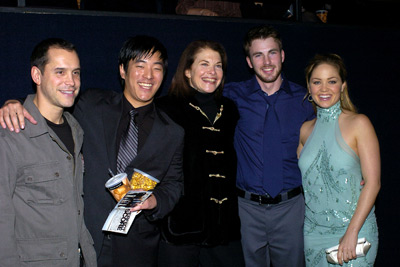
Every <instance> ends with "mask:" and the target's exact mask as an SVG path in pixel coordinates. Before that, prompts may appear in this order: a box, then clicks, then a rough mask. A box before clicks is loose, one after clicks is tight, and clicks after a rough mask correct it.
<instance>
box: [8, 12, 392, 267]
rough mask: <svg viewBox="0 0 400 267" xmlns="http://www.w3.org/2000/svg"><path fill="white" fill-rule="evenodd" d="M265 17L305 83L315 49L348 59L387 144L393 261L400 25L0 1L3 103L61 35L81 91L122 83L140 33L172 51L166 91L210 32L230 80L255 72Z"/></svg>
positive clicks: (381, 254)
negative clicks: (73, 58) (69, 46)
mask: <svg viewBox="0 0 400 267" xmlns="http://www.w3.org/2000/svg"><path fill="white" fill-rule="evenodd" d="M264 23H268V24H271V25H272V26H274V27H276V28H277V29H278V30H279V31H280V32H281V34H282V36H283V44H284V50H285V53H286V61H285V64H284V72H285V74H286V76H287V77H288V78H289V79H290V80H292V81H295V82H297V83H300V84H303V85H305V82H304V67H305V66H306V64H307V61H308V60H309V59H310V58H311V57H312V56H313V55H314V54H315V53H321V52H334V53H337V54H339V55H341V56H342V57H343V58H344V60H345V62H346V65H347V68H348V72H349V79H348V84H349V89H350V95H351V98H352V100H353V102H354V103H355V104H356V106H357V107H358V109H359V111H360V112H361V113H364V114H366V115H367V116H368V117H369V118H370V119H371V121H372V123H373V124H374V126H375V129H376V132H377V135H378V138H379V140H380V145H381V155H382V189H381V192H380V194H379V196H378V200H377V204H376V214H377V219H378V227H379V238H380V243H379V251H378V256H377V261H376V266H395V265H396V263H395V262H397V261H398V260H396V259H397V258H398V256H399V255H400V248H399V247H400V245H399V244H398V242H397V240H399V239H400V230H398V227H397V226H398V224H399V216H400V214H399V210H400V209H399V206H398V205H399V204H400V187H399V185H400V181H399V178H400V171H399V168H398V166H399V165H398V164H399V162H400V161H399V156H398V150H399V149H400V146H399V142H398V138H399V120H398V119H396V118H397V112H396V110H398V108H399V107H400V105H399V96H400V94H399V93H398V91H399V90H400V88H399V87H400V86H399V84H398V79H399V78H400V69H399V64H398V62H399V61H400V54H399V48H400V30H399V29H396V28H378V27H376V28H374V27H369V28H365V27H364V28H363V27H356V26H353V27H352V26H338V25H336V26H335V25H321V24H306V23H303V24H301V23H282V22H277V21H260V20H244V19H239V18H238V19H233V18H232V19H228V18H204V17H188V16H173V15H148V14H146V15H144V14H128V13H106V12H90V11H85V12H83V11H62V10H45V9H33V8H31V9H19V8H0V62H1V63H0V82H1V83H0V104H2V103H3V102H4V101H5V100H6V99H9V98H16V97H23V96H25V95H26V94H28V93H31V92H32V87H31V78H30V67H29V57H30V53H31V51H32V48H33V46H34V45H35V44H36V43H38V42H39V41H41V40H42V39H44V38H48V37H61V38H65V39H67V40H69V41H71V42H72V43H74V44H75V45H76V46H77V48H78V51H79V55H80V59H81V67H82V69H83V71H82V90H85V89H87V88H92V87H96V88H103V89H108V90H111V89H112V90H121V89H120V86H119V81H118V67H117V57H118V52H119V49H120V47H121V45H122V43H123V41H124V40H125V39H127V38H128V37H130V36H133V35H137V34H147V35H152V36H155V37H156V38H158V39H160V41H162V42H163V43H164V45H165V46H166V47H167V49H168V53H169V71H168V74H167V77H166V79H165V82H164V84H163V87H162V90H161V91H160V94H165V93H166V90H167V88H168V85H169V83H170V81H171V77H172V75H173V73H174V71H175V68H176V65H177V62H178V60H179V56H180V54H181V52H182V51H183V49H184V48H185V46H186V45H187V44H188V43H189V42H191V41H192V40H195V39H212V40H216V41H219V42H221V43H222V44H223V45H224V46H225V48H226V50H227V54H228V73H227V81H228V82H229V81H240V80H244V79H247V78H249V77H251V72H250V71H249V69H248V68H247V64H246V61H245V58H244V56H243V53H242V48H241V42H242V38H243V36H244V34H245V33H246V32H247V30H248V29H249V28H250V27H252V26H256V25H259V24H264ZM0 216H1V215H0Z"/></svg>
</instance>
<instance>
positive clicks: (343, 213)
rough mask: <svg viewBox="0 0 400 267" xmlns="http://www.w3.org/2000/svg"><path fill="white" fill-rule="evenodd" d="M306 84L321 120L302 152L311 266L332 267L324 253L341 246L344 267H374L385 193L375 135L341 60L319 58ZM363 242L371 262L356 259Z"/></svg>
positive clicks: (304, 138) (306, 131)
mask: <svg viewBox="0 0 400 267" xmlns="http://www.w3.org/2000/svg"><path fill="white" fill-rule="evenodd" d="M306 79H307V86H308V92H309V96H308V100H309V101H312V102H313V104H314V105H315V107H316V110H317V117H316V118H315V119H314V120H311V121H308V122H305V123H304V124H303V126H302V127H301V130H300V142H299V148H298V155H299V167H300V170H301V173H302V177H303V186H304V195H305V202H306V213H305V223H304V240H305V241H304V244H305V246H304V249H305V257H306V265H307V266H318V267H322V266H331V264H330V263H328V262H327V259H326V253H325V249H327V248H330V247H332V246H335V245H338V244H339V250H338V256H337V257H338V261H339V264H341V265H343V266H373V264H374V261H375V257H376V253H377V249H378V228H377V225H376V219H375V214H374V203H375V199H376V197H377V195H378V192H379V189H380V155H379V143H378V139H377V137H376V134H375V130H374V128H373V126H372V124H371V122H370V120H369V119H368V118H367V117H366V116H365V115H362V114H358V113H357V112H356V109H355V107H354V105H353V104H352V103H351V101H350V98H349V94H348V90H347V83H346V69H345V67H344V64H343V60H342V59H341V58H340V57H339V56H338V55H335V54H327V55H317V56H315V57H314V58H313V59H312V60H311V61H310V63H309V65H308V66H307V68H306ZM362 181H363V182H362ZM361 184H363V185H361ZM364 237H365V238H366V239H367V240H368V241H369V242H370V243H371V244H372V246H371V249H370V250H369V252H368V253H367V255H366V257H359V258H357V257H356V251H355V249H356V244H357V239H358V238H364ZM332 266H333V265H332Z"/></svg>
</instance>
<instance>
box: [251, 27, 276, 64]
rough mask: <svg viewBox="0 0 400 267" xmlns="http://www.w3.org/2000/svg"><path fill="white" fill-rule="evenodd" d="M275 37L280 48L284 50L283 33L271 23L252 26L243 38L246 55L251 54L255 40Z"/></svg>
mask: <svg viewBox="0 0 400 267" xmlns="http://www.w3.org/2000/svg"><path fill="white" fill-rule="evenodd" d="M270 37H271V38H274V40H275V42H277V43H278V45H279V49H280V50H282V48H283V46H282V39H281V35H280V33H279V32H278V30H276V29H275V28H274V27H271V26H269V25H261V26H257V27H254V28H251V29H250V30H249V31H248V32H247V34H246V36H245V37H244V40H243V50H244V53H245V54H246V56H248V57H249V56H250V54H249V53H250V46H251V43H252V42H253V41H254V40H257V39H267V38H270Z"/></svg>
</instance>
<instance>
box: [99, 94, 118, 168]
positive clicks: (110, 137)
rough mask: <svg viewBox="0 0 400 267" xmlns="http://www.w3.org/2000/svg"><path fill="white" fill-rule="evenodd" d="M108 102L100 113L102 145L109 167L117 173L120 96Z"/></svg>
mask: <svg viewBox="0 0 400 267" xmlns="http://www.w3.org/2000/svg"><path fill="white" fill-rule="evenodd" d="M106 101H107V100H106ZM109 101H110V103H109V104H108V105H106V107H107V108H106V109H103V110H102V113H101V116H102V120H103V129H104V137H105V140H104V144H106V150H107V155H108V162H109V166H110V168H111V170H112V171H113V172H114V173H117V130H118V125H119V121H120V119H121V113H122V94H117V95H115V96H113V97H112V98H111V99H110V100H109Z"/></svg>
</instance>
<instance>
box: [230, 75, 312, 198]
mask: <svg viewBox="0 0 400 267" xmlns="http://www.w3.org/2000/svg"><path fill="white" fill-rule="evenodd" d="M279 91H280V92H279V97H278V99H277V101H276V103H275V108H276V112H277V114H278V117H279V123H280V128H281V138H280V140H276V142H282V146H283V155H282V156H283V163H282V165H283V187H284V188H283V192H284V191H287V190H289V189H292V188H296V187H298V186H300V185H301V173H300V170H299V168H298V166H297V153H296V152H297V146H298V144H299V135H300V127H301V125H302V124H303V122H305V121H307V120H310V119H312V118H314V116H315V115H314V110H313V107H312V105H311V104H310V103H309V102H308V101H307V100H305V99H304V96H305V95H306V93H307V91H306V89H305V88H304V87H302V86H300V85H298V84H295V83H293V82H289V81H287V80H286V79H284V80H283V82H282V85H281V88H280V89H279ZM224 95H225V96H226V97H228V98H230V99H232V100H233V101H234V102H235V103H236V105H237V107H238V109H239V113H240V119H239V121H238V124H237V126H236V132H235V141H234V142H235V149H236V153H237V157H238V169H237V181H236V184H237V186H238V187H239V188H241V189H243V190H246V191H249V192H253V193H257V194H266V192H267V191H268V190H267V188H264V187H265V186H268V185H265V186H263V179H264V178H265V177H263V168H264V164H268V162H263V161H264V160H263V148H264V147H263V136H264V130H263V129H264V121H265V115H266V113H267V110H268V103H267V101H266V98H265V93H264V91H262V89H261V87H260V85H259V84H258V82H257V79H256V78H255V76H254V77H253V78H252V79H250V80H248V81H244V82H234V83H229V84H227V85H225V88H224ZM272 175H273V174H272Z"/></svg>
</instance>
